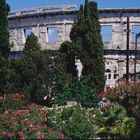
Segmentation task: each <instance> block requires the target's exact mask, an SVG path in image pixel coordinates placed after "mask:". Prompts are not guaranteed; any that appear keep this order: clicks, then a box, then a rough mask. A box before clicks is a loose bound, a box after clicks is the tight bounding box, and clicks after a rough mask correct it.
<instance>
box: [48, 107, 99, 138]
mask: <svg viewBox="0 0 140 140" xmlns="http://www.w3.org/2000/svg"><path fill="white" fill-rule="evenodd" d="M93 110H94V109H93ZM93 110H92V109H91V110H88V109H85V108H82V107H81V106H80V105H75V106H72V107H64V108H62V107H61V108H54V109H52V110H47V111H48V112H47V114H48V115H47V124H48V126H51V127H52V126H53V127H55V128H57V129H61V130H62V131H63V132H64V135H65V137H66V138H68V139H89V138H91V139H95V138H96V130H95V128H97V126H95V123H94V122H93V119H94V118H93V116H94V114H93V113H94V111H93Z"/></svg>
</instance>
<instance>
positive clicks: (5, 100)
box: [0, 93, 29, 112]
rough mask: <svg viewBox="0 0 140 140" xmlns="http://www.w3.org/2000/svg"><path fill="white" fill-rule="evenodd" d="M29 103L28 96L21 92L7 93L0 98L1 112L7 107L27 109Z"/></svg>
mask: <svg viewBox="0 0 140 140" xmlns="http://www.w3.org/2000/svg"><path fill="white" fill-rule="evenodd" d="M27 104H29V103H28V102H27V100H26V97H25V96H24V95H23V94H21V93H16V94H5V95H4V96H3V97H1V98H0V106H1V108H0V109H1V112H2V111H5V110H7V109H11V110H18V109H20V110H21V109H26V108H27Z"/></svg>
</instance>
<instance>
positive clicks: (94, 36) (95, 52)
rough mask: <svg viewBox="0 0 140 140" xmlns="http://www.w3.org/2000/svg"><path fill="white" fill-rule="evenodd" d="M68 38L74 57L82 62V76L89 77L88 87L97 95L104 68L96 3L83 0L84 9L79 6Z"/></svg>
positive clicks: (103, 81)
mask: <svg viewBox="0 0 140 140" xmlns="http://www.w3.org/2000/svg"><path fill="white" fill-rule="evenodd" d="M70 38H71V41H72V46H73V48H74V49H75V55H76V56H77V57H78V58H79V59H80V60H81V62H82V65H83V71H82V74H83V75H90V86H92V87H94V88H95V89H96V90H97V92H98V93H99V92H101V91H102V90H103V89H104V84H105V78H104V72H105V66H104V58H103V43H102V38H101V34H100V24H99V14H98V9H97V3H96V2H94V1H92V2H89V1H88V0H85V6H84V9H83V6H80V10H79V14H78V20H77V21H76V22H75V23H74V25H73V27H72V30H71V33H70Z"/></svg>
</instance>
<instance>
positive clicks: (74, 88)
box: [54, 77, 98, 107]
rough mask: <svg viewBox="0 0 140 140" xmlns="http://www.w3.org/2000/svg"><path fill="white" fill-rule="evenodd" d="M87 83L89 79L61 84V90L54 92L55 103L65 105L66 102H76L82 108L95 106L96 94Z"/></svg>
mask: <svg viewBox="0 0 140 140" xmlns="http://www.w3.org/2000/svg"><path fill="white" fill-rule="evenodd" d="M88 81H89V77H86V78H85V77H83V78H81V79H80V80H78V78H73V79H72V80H70V81H69V82H68V83H61V89H60V90H58V91H56V92H55V96H54V97H55V103H56V104H58V105H65V102H66V101H77V102H78V103H81V104H82V106H86V107H95V106H97V103H98V96H97V93H96V91H95V89H93V88H92V87H90V86H89V85H88Z"/></svg>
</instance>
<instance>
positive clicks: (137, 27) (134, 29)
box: [131, 25, 140, 43]
mask: <svg viewBox="0 0 140 140" xmlns="http://www.w3.org/2000/svg"><path fill="white" fill-rule="evenodd" d="M131 31H132V34H131V42H135V37H136V33H138V32H140V25H132V27H131ZM137 41H138V42H139V43H140V39H138V40H137Z"/></svg>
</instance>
